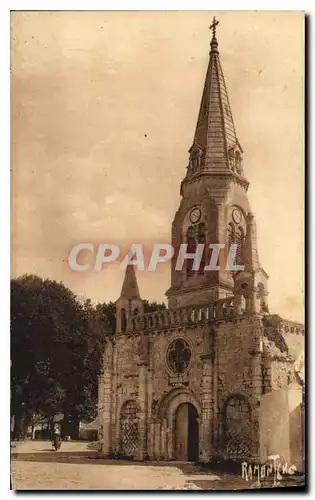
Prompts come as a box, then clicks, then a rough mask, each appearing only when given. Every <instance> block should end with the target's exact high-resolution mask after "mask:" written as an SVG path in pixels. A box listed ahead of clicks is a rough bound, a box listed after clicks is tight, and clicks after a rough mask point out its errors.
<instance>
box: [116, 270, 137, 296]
mask: <svg viewBox="0 0 315 500" xmlns="http://www.w3.org/2000/svg"><path fill="white" fill-rule="evenodd" d="M120 298H124V299H139V300H141V298H140V293H139V287H138V282H137V278H136V273H135V267H134V266H132V265H129V266H127V267H126V274H125V278H124V282H123V286H122V289H121V294H120Z"/></svg>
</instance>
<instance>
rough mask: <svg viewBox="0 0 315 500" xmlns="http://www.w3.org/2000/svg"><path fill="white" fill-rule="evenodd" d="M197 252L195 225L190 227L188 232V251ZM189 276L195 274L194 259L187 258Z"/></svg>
mask: <svg viewBox="0 0 315 500" xmlns="http://www.w3.org/2000/svg"><path fill="white" fill-rule="evenodd" d="M195 252H196V240H195V229H194V228H193V226H190V227H189V228H188V232H187V253H195ZM186 262H187V278H190V277H191V276H193V274H194V271H193V263H194V260H193V259H187V261H186Z"/></svg>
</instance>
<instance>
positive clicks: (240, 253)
mask: <svg viewBox="0 0 315 500" xmlns="http://www.w3.org/2000/svg"><path fill="white" fill-rule="evenodd" d="M235 236H236V237H235V243H236V244H237V250H236V264H237V265H239V266H243V265H244V244H245V237H244V230H243V228H242V227H241V226H240V227H238V228H237V230H236V233H235Z"/></svg>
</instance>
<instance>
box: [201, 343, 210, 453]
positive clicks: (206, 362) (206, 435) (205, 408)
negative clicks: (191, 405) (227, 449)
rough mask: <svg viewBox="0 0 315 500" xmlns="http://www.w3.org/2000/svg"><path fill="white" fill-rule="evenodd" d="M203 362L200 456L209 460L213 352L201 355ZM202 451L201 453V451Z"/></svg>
mask: <svg viewBox="0 0 315 500" xmlns="http://www.w3.org/2000/svg"><path fill="white" fill-rule="evenodd" d="M201 359H202V362H203V369H202V379H201V405H202V408H201V418H200V425H199V429H200V430H199V457H200V461H202V462H208V461H209V460H210V458H211V456H212V435H213V373H212V359H213V356H212V354H211V353H208V354H204V355H202V356H201ZM200 452H201V453H200Z"/></svg>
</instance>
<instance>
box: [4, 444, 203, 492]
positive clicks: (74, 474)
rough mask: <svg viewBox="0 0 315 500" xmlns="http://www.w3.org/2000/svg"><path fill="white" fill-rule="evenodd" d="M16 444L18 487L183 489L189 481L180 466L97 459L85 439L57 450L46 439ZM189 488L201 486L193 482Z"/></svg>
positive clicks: (14, 466) (14, 478)
mask: <svg viewBox="0 0 315 500" xmlns="http://www.w3.org/2000/svg"><path fill="white" fill-rule="evenodd" d="M14 444H15V447H14V448H12V450H11V451H12V486H13V489H15V490H22V489H23V490H30V489H36V490H51V489H58V490H65V489H70V490H73V489H78V490H129V489H131V490H132V489H137V490H157V489H164V488H166V489H177V488H178V489H182V488H183V487H184V485H185V484H186V483H187V478H186V476H185V474H183V472H182V471H181V470H180V469H179V468H177V467H171V466H160V467H158V466H148V465H147V466H143V465H133V464H128V465H127V466H126V465H116V463H115V462H114V461H107V462H109V463H106V464H104V463H98V461H97V460H93V459H92V458H91V457H92V456H93V451H91V446H89V445H88V444H86V443H77V442H64V443H62V448H61V450H60V451H58V452H55V451H53V450H52V448H51V445H50V443H49V442H47V441H46V442H45V441H25V442H22V443H14ZM67 462H68V463H67ZM69 462H71V463H69ZM186 488H187V489H199V488H198V487H197V486H195V485H194V484H192V485H190V486H186Z"/></svg>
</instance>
